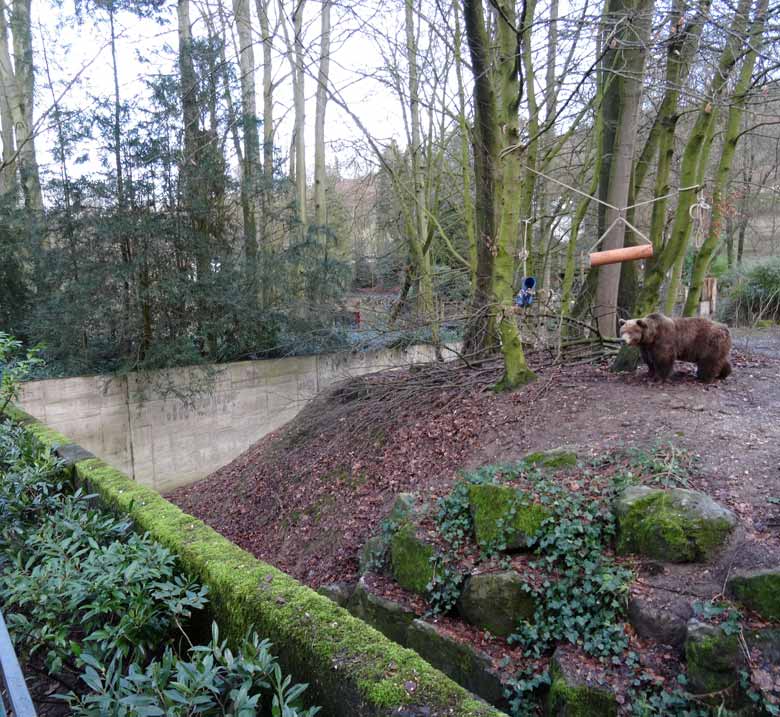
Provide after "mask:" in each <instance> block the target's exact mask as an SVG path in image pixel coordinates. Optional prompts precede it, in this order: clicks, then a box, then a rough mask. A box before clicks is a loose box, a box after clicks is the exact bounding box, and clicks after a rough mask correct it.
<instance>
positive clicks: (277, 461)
mask: <svg viewBox="0 0 780 717" xmlns="http://www.w3.org/2000/svg"><path fill="white" fill-rule="evenodd" d="M734 339H735V340H734V351H733V354H732V363H733V365H734V372H733V374H732V376H731V377H729V378H728V379H727V380H726V381H724V382H719V383H716V384H712V385H703V384H701V383H699V382H697V381H696V380H695V378H694V376H693V371H694V367H693V366H690V365H686V364H678V372H677V373H676V374H675V375H674V376H673V378H672V379H671V380H670V381H668V382H666V383H664V384H657V383H652V382H650V381H649V380H648V379H647V377H646V374H645V369H644V368H640V370H639V371H638V372H637V373H636V374H634V375H625V374H613V373H611V372H609V371H608V369H607V366H606V365H601V366H593V365H590V364H586V365H579V366H568V367H557V368H542V369H540V370H539V378H538V379H537V381H535V382H534V383H532V384H530V385H529V386H527V387H525V388H523V389H521V390H519V391H516V392H514V393H512V394H503V395H494V394H493V393H491V392H490V391H489V390H488V386H489V383H490V381H491V380H493V379H494V378H495V375H496V374H493V375H491V374H490V372H489V371H483V372H482V373H481V374H480V375H478V376H476V377H475V375H474V373H473V372H471V373H469V372H465V373H464V372H453V371H451V370H450V371H448V372H447V375H446V376H444V378H442V377H441V376H439V375H438V374H437V375H435V376H434V375H431V376H428V375H427V374H426V373H425V372H424V371H423V372H420V373H419V374H418V373H417V372H413V373H412V372H409V373H407V372H400V373H396V374H393V375H392V376H385V377H381V381H383V382H384V384H383V385H385V386H386V390H385V393H384V394H381V395H380V396H379V398H378V399H376V400H372V401H366V400H361V399H360V397H358V398H357V399H355V398H354V396H353V397H347V398H344V396H341V397H340V398H337V399H331V400H330V401H329V402H327V403H325V404H323V405H319V406H315V407H312V408H311V409H310V410H307V411H306V412H304V414H303V415H302V416H301V417H300V418H299V419H296V420H295V421H294V422H293V423H292V424H289V425H288V426H287V427H285V428H284V429H282V430H281V431H279V432H278V433H276V434H272V435H271V436H267V437H266V438H264V439H262V440H261V441H260V442H259V443H258V444H256V445H255V446H253V447H252V448H250V449H249V450H248V451H246V452H245V453H244V454H243V455H241V456H239V457H238V458H237V459H236V460H235V461H233V462H232V463H231V464H229V465H227V466H225V467H224V468H222V469H220V470H219V471H217V472H216V473H215V474H213V475H212V476H210V477H209V478H207V479H205V480H203V481H201V482H199V483H197V484H194V485H192V486H188V487H186V488H184V489H180V490H178V491H177V492H175V493H174V494H172V495H171V496H170V497H171V499H172V500H174V502H176V503H178V504H179V505H181V506H182V508H184V509H185V510H187V511H189V512H191V513H193V514H195V515H196V516H198V517H200V518H202V519H203V520H204V521H206V522H207V523H209V524H211V525H212V526H213V527H215V529H217V530H219V531H220V532H222V533H223V534H225V535H226V536H227V537H229V538H231V539H232V540H234V541H235V542H237V543H238V544H239V545H241V546H242V547H244V548H246V549H247V550H249V551H250V552H253V553H254V554H256V555H257V556H258V557H260V558H262V559H264V560H267V561H269V562H271V563H274V564H276V565H278V566H279V567H280V568H282V569H283V570H286V571H287V572H289V573H291V574H293V575H294V576H296V577H297V578H299V579H301V580H303V581H305V582H307V583H308V584H310V585H312V586H315V587H316V586H318V585H320V584H323V583H327V582H333V581H336V580H353V579H355V577H356V573H357V559H356V556H357V551H358V549H359V548H360V546H361V545H362V544H363V542H365V540H366V539H367V538H368V537H369V536H370V535H372V534H374V533H376V532H377V531H378V529H379V526H380V524H381V521H382V520H383V518H384V517H385V516H386V514H387V512H388V510H389V507H390V505H391V504H392V502H393V500H394V498H395V496H396V495H397V494H398V493H399V492H401V491H416V492H417V493H419V494H421V495H422V496H423V497H424V498H426V499H429V500H434V499H435V498H436V497H438V496H440V495H443V494H444V493H446V492H447V491H448V489H449V486H450V485H451V484H452V482H453V481H454V480H455V478H456V476H457V472H458V470H460V469H465V468H473V467H476V466H479V465H483V464H485V463H490V462H503V461H510V460H512V459H516V458H519V457H521V456H523V455H524V454H526V453H528V452H530V451H536V450H545V449H552V448H557V447H560V446H571V447H574V448H576V449H577V450H578V451H580V452H581V453H583V454H586V453H599V452H602V451H610V450H619V449H621V448H625V447H629V446H637V447H642V446H649V445H652V444H653V443H655V442H657V441H664V442H668V441H671V442H672V443H673V444H674V445H676V446H678V447H680V448H682V449H686V450H688V451H690V452H692V453H693V454H694V455H696V456H698V457H699V459H700V468H699V470H698V471H697V472H696V475H695V476H694V478H693V481H692V483H693V484H692V485H691V487H693V488H697V489H700V490H703V491H705V492H707V493H708V494H710V495H711V496H712V497H713V498H715V499H716V500H718V501H720V502H722V503H723V504H725V505H727V506H728V507H729V508H731V509H732V510H734V511H735V512H736V513H737V515H738V516H739V518H740V530H739V531H737V534H736V536H735V539H734V541H732V546H731V548H730V550H729V551H727V552H726V554H724V557H723V558H722V560H721V562H720V563H719V564H718V565H717V566H714V567H705V568H702V571H703V573H704V574H703V575H700V576H690V575H689V576H688V577H687V578H684V576H682V575H679V576H674V575H668V576H667V577H669V578H670V579H671V580H673V581H675V582H676V581H677V580H682V579H685V580H686V582H688V583H690V584H691V585H695V584H697V582H703V583H706V587H702V592H704V593H711V592H712V590H713V589H714V588H713V585H715V584H716V583H720V582H721V580H723V579H724V574H727V573H728V571H729V570H731V569H733V568H736V567H747V566H752V565H763V564H767V563H768V562H770V561H772V560H776V557H773V552H774V554H775V556H776V555H778V554H780V553H778V552H777V550H778V548H780V505H778V504H777V503H776V502H773V501H772V499H775V498H778V497H780V330H762V331H758V332H757V331H751V332H746V331H735V332H734ZM370 380H371V379H369V381H370ZM378 380H379V379H378ZM372 390H373V389H372ZM358 393H359V391H358ZM672 573H674V569H673V570H672ZM663 579H664V576H663V575H662V576H661V577H660V578H658V577H657V578H655V579H654V580H655V582H659V581H661V580H663Z"/></svg>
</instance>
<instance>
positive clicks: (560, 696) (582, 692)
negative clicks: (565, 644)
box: [547, 647, 618, 717]
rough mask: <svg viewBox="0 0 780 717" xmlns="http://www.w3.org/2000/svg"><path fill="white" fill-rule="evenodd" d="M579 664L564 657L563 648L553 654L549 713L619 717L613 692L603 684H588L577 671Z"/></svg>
mask: <svg viewBox="0 0 780 717" xmlns="http://www.w3.org/2000/svg"><path fill="white" fill-rule="evenodd" d="M576 664H577V663H576V661H574V660H571V659H564V658H563V653H562V651H561V648H560V647H559V648H558V649H557V650H556V651H555V653H554V654H553V657H552V669H551V672H552V684H551V685H550V694H549V696H548V701H547V713H548V714H549V715H552V716H553V717H617V713H618V703H617V699H616V697H615V694H614V692H611V691H610V690H608V689H607V688H606V687H604V686H603V685H596V684H589V683H588V682H587V681H586V679H585V677H584V676H583V675H581V674H579V673H578V671H577V670H576V669H575V668H576Z"/></svg>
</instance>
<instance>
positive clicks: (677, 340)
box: [620, 314, 731, 383]
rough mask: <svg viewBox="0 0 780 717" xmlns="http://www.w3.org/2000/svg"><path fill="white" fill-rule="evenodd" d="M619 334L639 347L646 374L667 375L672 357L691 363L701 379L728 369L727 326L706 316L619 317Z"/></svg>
mask: <svg viewBox="0 0 780 717" xmlns="http://www.w3.org/2000/svg"><path fill="white" fill-rule="evenodd" d="M620 338H621V339H622V340H623V341H624V342H625V343H627V344H628V345H629V346H638V347H639V351H640V352H641V354H642V359H643V360H644V362H645V363H646V364H647V368H648V376H649V377H650V378H658V379H660V380H661V381H663V380H664V379H667V378H669V376H670V375H671V373H672V369H673V368H674V362H675V361H690V362H691V363H695V364H696V366H697V367H698V370H697V371H696V377H697V378H698V379H700V380H702V381H704V382H705V383H709V382H710V381H714V380H715V379H716V378H726V376H728V375H729V374H730V373H731V364H730V363H729V352H730V351H731V334H730V333H729V329H728V326H725V325H724V324H718V323H715V322H714V321H710V320H709V319H703V318H690V319H685V318H681V319H670V318H669V317H668V316H664V315H663V314H650V316H646V317H645V318H644V319H629V320H628V321H623V320H621V322H620Z"/></svg>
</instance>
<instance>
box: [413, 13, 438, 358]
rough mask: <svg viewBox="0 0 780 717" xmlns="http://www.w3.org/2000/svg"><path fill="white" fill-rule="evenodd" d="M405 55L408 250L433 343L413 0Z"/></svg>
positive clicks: (421, 312) (422, 314)
mask: <svg viewBox="0 0 780 717" xmlns="http://www.w3.org/2000/svg"><path fill="white" fill-rule="evenodd" d="M405 9H406V13H405V21H406V55H407V61H408V64H409V112H410V114H411V128H412V135H411V140H412V144H411V147H410V148H409V151H410V154H411V162H412V183H413V186H414V227H413V230H412V231H411V232H409V254H410V256H411V259H412V261H413V263H414V265H415V268H416V272H417V282H418V290H417V311H418V314H419V315H420V318H421V319H422V321H424V322H426V323H428V322H431V327H432V331H433V333H434V337H433V338H434V343H436V342H437V340H438V330H437V323H436V317H435V306H434V301H433V281H432V278H431V259H430V254H429V253H428V251H426V248H425V245H426V244H427V242H426V239H427V235H428V213H427V209H428V201H427V196H426V191H425V172H424V170H423V168H422V160H423V157H422V154H423V145H422V140H421V132H420V96H419V86H418V69H417V39H416V37H415V29H414V6H413V0H406V2H405Z"/></svg>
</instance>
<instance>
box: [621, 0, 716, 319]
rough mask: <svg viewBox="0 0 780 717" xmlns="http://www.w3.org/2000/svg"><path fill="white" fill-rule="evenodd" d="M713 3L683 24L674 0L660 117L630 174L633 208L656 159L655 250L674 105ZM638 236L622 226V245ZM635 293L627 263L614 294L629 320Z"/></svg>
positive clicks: (703, 0)
mask: <svg viewBox="0 0 780 717" xmlns="http://www.w3.org/2000/svg"><path fill="white" fill-rule="evenodd" d="M711 4H712V0H700V2H699V6H698V8H697V11H696V13H695V14H694V15H693V16H692V17H691V19H690V20H688V21H687V22H685V18H684V12H685V7H686V6H685V3H684V2H683V0H675V2H674V5H673V7H672V10H671V12H670V14H669V25H670V30H669V39H668V41H667V43H666V68H665V71H664V96H663V99H662V101H661V105H660V107H659V108H658V113H657V114H656V116H655V119H654V120H653V124H652V126H651V128H650V132H649V134H648V136H647V139H646V140H645V143H644V145H643V147H642V151H641V152H640V153H639V157H638V159H637V161H636V163H635V164H634V171H633V176H632V181H631V185H630V191H629V195H628V204H629V205H633V204H634V203H635V202H636V201H637V200H638V198H639V196H640V194H641V192H642V187H643V186H644V183H645V179H646V178H647V174H648V172H649V170H650V168H651V166H652V164H653V157H655V156H657V164H656V174H655V184H654V188H653V197H654V198H655V199H656V201H655V202H654V203H653V205H652V210H651V211H652V222H651V229H650V238H651V241H652V243H653V246H654V248H655V250H656V252H659V251H660V249H661V243H662V238H663V227H664V221H665V217H666V207H667V200H666V199H661V197H664V196H665V195H666V194H668V193H669V176H670V173H671V164H672V163H671V160H672V156H673V154H674V137H675V131H676V127H677V120H678V118H679V113H678V111H677V107H678V104H679V99H680V91H681V89H682V87H683V86H684V85H685V83H686V81H687V78H688V75H689V73H690V69H691V65H692V64H693V59H694V57H695V55H696V49H697V47H698V45H699V40H700V38H701V32H702V28H703V27H704V18H705V17H706V16H707V14H708V13H709V9H710V5H711ZM635 217H636V210H635V209H634V208H631V209H629V210H628V212H627V219H628V221H629V222H630V223H631V224H634V225H635V224H636V221H635ZM636 244H637V238H636V237H635V236H634V232H633V231H632V230H631V229H629V228H628V227H626V237H625V246H635V245H636ZM652 262H653V260H652V258H651V259H648V260H647V262H646V266H647V267H650V266H652ZM638 294H639V272H638V271H637V267H636V266H635V265H634V264H633V263H632V262H628V263H627V264H624V265H623V271H622V273H621V276H620V292H619V295H618V307H619V308H620V310H621V312H622V313H623V314H624V315H625V316H626V317H629V316H632V315H633V312H634V307H635V305H636V299H637V296H638Z"/></svg>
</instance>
